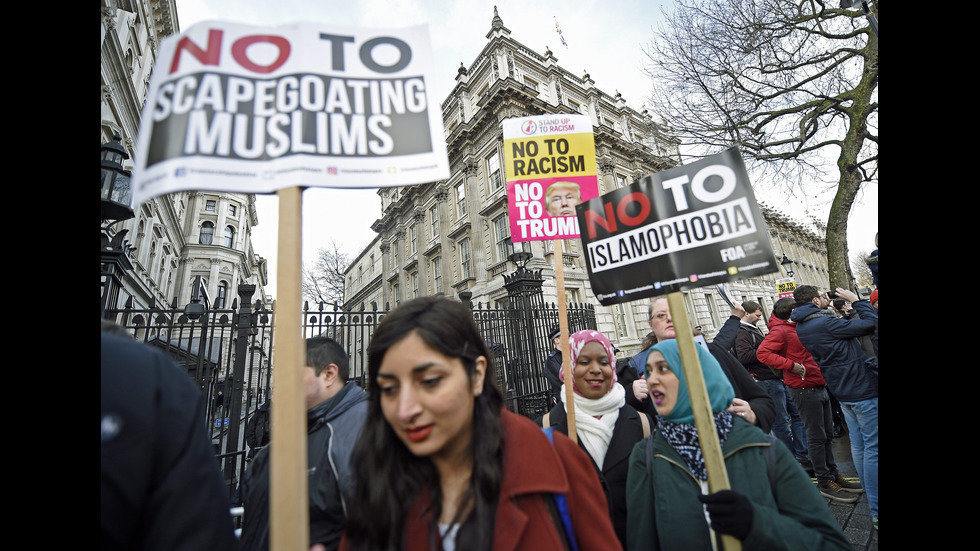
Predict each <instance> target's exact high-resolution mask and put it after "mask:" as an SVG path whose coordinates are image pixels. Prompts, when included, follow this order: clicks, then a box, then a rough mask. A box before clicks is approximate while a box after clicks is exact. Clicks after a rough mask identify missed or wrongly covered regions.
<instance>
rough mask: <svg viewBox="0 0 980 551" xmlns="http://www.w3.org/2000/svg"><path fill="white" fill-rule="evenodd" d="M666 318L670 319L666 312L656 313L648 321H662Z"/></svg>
mask: <svg viewBox="0 0 980 551" xmlns="http://www.w3.org/2000/svg"><path fill="white" fill-rule="evenodd" d="M668 317H670V314H668V313H667V312H657V313H656V314H654V315H653V317H651V318H650V319H652V320H657V321H664V320H666V319H667V318H668Z"/></svg>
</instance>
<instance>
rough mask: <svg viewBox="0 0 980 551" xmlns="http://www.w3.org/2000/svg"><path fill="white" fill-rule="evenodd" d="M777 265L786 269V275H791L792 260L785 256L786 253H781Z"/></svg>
mask: <svg viewBox="0 0 980 551" xmlns="http://www.w3.org/2000/svg"><path fill="white" fill-rule="evenodd" d="M779 265H780V266H782V267H783V269H784V270H786V275H787V276H788V277H793V261H792V260H790V259H789V257H787V256H786V253H783V259H782V260H780V261H779Z"/></svg>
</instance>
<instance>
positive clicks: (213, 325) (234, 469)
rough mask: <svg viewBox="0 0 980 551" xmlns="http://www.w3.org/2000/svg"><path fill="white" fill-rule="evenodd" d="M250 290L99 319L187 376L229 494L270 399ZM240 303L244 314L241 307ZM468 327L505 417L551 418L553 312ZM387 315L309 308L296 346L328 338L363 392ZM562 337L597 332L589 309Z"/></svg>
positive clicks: (496, 316) (268, 327)
mask: <svg viewBox="0 0 980 551" xmlns="http://www.w3.org/2000/svg"><path fill="white" fill-rule="evenodd" d="M252 292H254V286H246V285H243V286H241V287H240V289H239V299H240V300H239V299H235V301H234V302H233V303H232V306H231V308H218V309H213V308H211V309H206V310H205V311H204V312H203V313H201V314H196V313H195V314H190V315H189V314H188V313H186V312H185V309H184V308H182V307H178V306H177V304H176V301H174V303H173V304H171V305H170V306H169V307H166V308H164V307H158V306H156V305H151V307H149V308H144V309H137V308H133V307H132V306H129V305H128V306H127V307H125V308H122V309H118V310H106V312H105V318H106V319H108V320H110V321H114V322H115V323H117V324H118V325H120V326H122V327H123V328H125V329H126V331H127V332H128V333H129V334H131V335H132V336H133V337H134V338H135V339H137V340H139V341H142V342H144V343H146V344H147V345H149V346H155V347H158V348H160V349H162V350H164V351H165V352H167V353H168V354H169V355H170V356H171V357H173V358H174V360H175V361H176V362H177V363H178V364H179V365H180V366H182V367H183V368H184V369H186V370H187V374H188V375H189V376H190V377H191V378H192V379H194V381H195V382H196V383H197V384H198V386H200V388H201V390H202V392H204V394H205V396H206V404H207V407H206V411H205V412H204V415H205V419H204V421H205V422H206V423H207V426H208V430H209V433H210V436H211V439H212V444H213V446H214V449H215V454H216V455H217V458H218V460H219V463H220V467H221V470H222V473H223V474H224V477H225V481H226V483H227V485H228V491H229V495H233V494H234V492H235V491H236V489H237V487H238V483H239V481H240V480H241V477H242V475H243V474H244V472H245V467H246V464H247V462H248V460H249V459H250V456H249V448H248V447H247V446H246V443H245V430H246V427H247V424H248V421H249V419H250V418H251V417H252V415H254V413H255V410H256V408H257V407H258V406H259V405H260V404H262V403H263V402H265V401H266V400H268V399H269V395H270V389H271V383H272V369H273V367H274V363H275V362H274V358H273V356H272V352H273V345H274V336H273V333H274V332H273V326H274V322H275V313H274V312H273V311H272V309H271V307H270V306H271V305H269V306H266V305H263V304H262V303H261V302H258V301H256V302H255V304H254V305H253V304H251V303H250V301H251V295H252ZM239 303H241V304H243V305H244V306H242V307H240V306H239ZM472 310H473V319H474V321H475V322H476V324H477V327H478V328H479V330H480V333H481V334H482V335H483V338H484V339H485V340H486V342H487V345H488V347H489V349H490V350H491V352H492V353H493V355H494V375H495V377H496V381H497V384H498V386H499V387H500V389H501V390H502V391H503V392H504V396H505V399H506V402H505V404H506V406H507V408H508V409H510V410H512V411H514V412H517V413H520V414H522V415H525V416H527V417H531V418H534V417H537V416H540V415H542V414H543V413H544V412H545V411H547V410H548V408H549V406H550V405H549V402H548V396H549V388H548V383H547V380H546V379H545V378H544V372H543V368H544V360H545V358H546V357H547V355H548V354H549V353H550V352H551V349H552V345H551V343H550V341H549V339H548V337H547V335H548V332H549V331H550V329H551V328H552V327H554V326H555V325H556V324H557V323H558V308H557V306H556V305H554V304H551V305H543V304H535V307H533V308H532V307H528V303H527V302H526V301H520V300H516V301H513V302H511V303H510V304H508V305H505V306H500V307H490V306H484V305H482V304H478V305H476V306H474V307H472ZM387 313H388V310H387V309H385V310H378V309H376V308H372V309H370V310H367V309H366V308H365V307H364V306H363V305H361V306H357V307H354V308H350V309H346V308H341V307H338V306H336V305H327V304H315V305H314V306H313V307H312V308H311V307H310V305H309V303H306V304H304V307H303V312H302V315H303V321H302V332H303V338H304V339H305V338H309V337H313V336H319V335H322V336H327V337H330V338H332V339H334V340H336V341H337V342H338V343H340V344H341V345H342V346H343V347H344V348H345V349H346V350H347V351H348V354H349V356H350V379H351V380H353V381H355V382H357V383H358V384H359V385H361V386H362V387H364V388H366V387H367V349H368V344H369V343H370V341H371V337H372V336H373V334H374V330H375V328H376V327H377V325H378V323H379V322H380V321H381V320H382V319H383V318H384V316H385V315H386V314H387ZM567 313H568V324H569V331H570V332H574V331H578V330H580V329H595V327H596V318H595V309H594V308H593V307H592V306H591V305H583V304H571V305H569V306H568V310H567Z"/></svg>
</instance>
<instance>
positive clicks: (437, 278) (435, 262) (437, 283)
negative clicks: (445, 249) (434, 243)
mask: <svg viewBox="0 0 980 551" xmlns="http://www.w3.org/2000/svg"><path fill="white" fill-rule="evenodd" d="M432 283H433V285H434V287H435V288H434V289H433V293H434V294H439V293H441V292H442V259H441V258H439V257H438V256H437V257H435V258H433V259H432Z"/></svg>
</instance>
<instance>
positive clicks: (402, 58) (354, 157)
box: [133, 21, 449, 204]
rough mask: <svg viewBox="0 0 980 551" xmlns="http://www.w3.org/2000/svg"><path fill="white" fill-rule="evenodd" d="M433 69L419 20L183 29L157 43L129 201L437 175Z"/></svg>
mask: <svg viewBox="0 0 980 551" xmlns="http://www.w3.org/2000/svg"><path fill="white" fill-rule="evenodd" d="M433 79H434V71H433V61H432V52H431V46H430V43H429V36H428V30H427V28H426V27H425V26H416V27H407V28H404V29H360V28H347V27H335V26H330V25H323V24H312V23H297V24H293V25H282V26H278V27H256V26H249V25H238V24H234V23H229V22H224V21H206V22H203V23H199V24H197V25H194V26H192V27H190V28H189V29H187V30H186V31H184V32H183V33H181V34H180V35H175V36H170V37H167V38H165V39H164V40H162V41H161V44H160V54H159V56H158V57H157V68H156V70H155V71H154V73H153V77H152V79H151V81H150V89H149V93H148V97H147V101H146V106H145V108H144V113H143V117H142V123H141V126H140V134H139V143H138V146H137V158H136V159H135V161H136V164H135V169H134V170H133V202H134V204H139V203H140V202H142V201H145V200H146V199H149V198H151V197H154V196H157V195H161V194H164V193H171V192H175V191H184V190H213V191H230V192H248V193H270V192H274V191H276V190H280V189H283V188H286V187H291V186H302V187H349V188H350V187H352V188H357V187H364V188H377V187H387V186H403V185H407V184H413V183H421V182H426V181H433V180H439V179H444V178H448V177H449V162H448V158H447V156H446V142H445V138H444V136H443V126H442V111H441V109H440V107H439V105H438V103H436V102H432V101H431V98H430V97H429V84H430V83H431V82H432V81H433Z"/></svg>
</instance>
